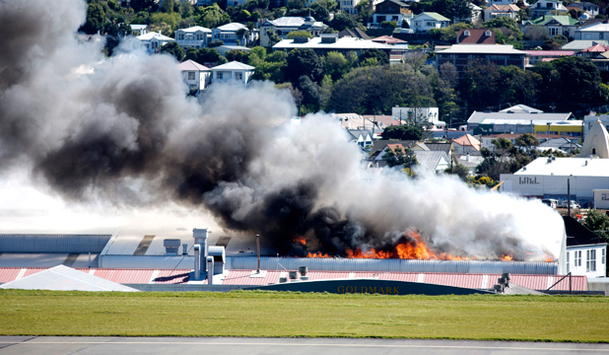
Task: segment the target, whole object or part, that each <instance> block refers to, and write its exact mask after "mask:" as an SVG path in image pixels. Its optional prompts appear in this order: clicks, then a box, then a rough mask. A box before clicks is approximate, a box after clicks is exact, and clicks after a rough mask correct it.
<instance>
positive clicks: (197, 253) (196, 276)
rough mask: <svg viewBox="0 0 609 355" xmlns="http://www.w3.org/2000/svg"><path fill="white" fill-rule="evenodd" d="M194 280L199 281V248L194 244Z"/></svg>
mask: <svg viewBox="0 0 609 355" xmlns="http://www.w3.org/2000/svg"><path fill="white" fill-rule="evenodd" d="M194 249H195V280H200V279H201V246H200V245H199V244H195V248H194Z"/></svg>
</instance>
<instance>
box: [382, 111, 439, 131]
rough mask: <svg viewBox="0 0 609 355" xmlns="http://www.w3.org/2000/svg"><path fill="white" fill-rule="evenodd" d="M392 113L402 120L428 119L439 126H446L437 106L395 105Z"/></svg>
mask: <svg viewBox="0 0 609 355" xmlns="http://www.w3.org/2000/svg"><path fill="white" fill-rule="evenodd" d="M391 115H392V116H393V117H397V119H398V120H400V121H401V122H406V121H408V120H413V119H415V120H416V121H421V120H426V121H428V122H429V123H431V124H433V125H435V126H437V125H441V126H444V122H442V121H440V113H439V110H438V108H437V107H393V108H391Z"/></svg>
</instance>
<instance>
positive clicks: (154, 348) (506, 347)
mask: <svg viewBox="0 0 609 355" xmlns="http://www.w3.org/2000/svg"><path fill="white" fill-rule="evenodd" d="M210 326H211V325H210ZM202 353H212V354H268V355H270V354H282V355H283V354H290V355H297V354H315V355H324V354H335V355H341V354H345V355H347V354H348V355H370V354H374V355H384V354H404V353H413V354H417V355H424V354H443V355H453V354H474V355H475V354H501V355H506V354H532V353H534V354H535V355H545V354H548V355H549V354H609V344H581V343H527V342H508V341H467V340H410V339H345V338H340V339H335V338H327V339H324V338H321V339H320V338H123V337H28V336H2V337H0V354H47V355H63V354H78V355H97V354H113V355H118V354H180V355H188V354H202Z"/></svg>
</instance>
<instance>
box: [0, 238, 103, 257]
mask: <svg viewBox="0 0 609 355" xmlns="http://www.w3.org/2000/svg"><path fill="white" fill-rule="evenodd" d="M111 237H112V235H109V234H0V253H88V252H91V253H99V252H101V251H102V249H103V248H104V246H105V245H106V243H108V241H109V240H110V238H111Z"/></svg>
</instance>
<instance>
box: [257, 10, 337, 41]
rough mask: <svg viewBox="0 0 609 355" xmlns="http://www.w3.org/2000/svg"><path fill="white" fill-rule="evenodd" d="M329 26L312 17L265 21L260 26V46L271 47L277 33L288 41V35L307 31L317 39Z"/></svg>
mask: <svg viewBox="0 0 609 355" xmlns="http://www.w3.org/2000/svg"><path fill="white" fill-rule="evenodd" d="M327 27H328V26H327V25H326V24H324V23H323V22H320V21H315V19H314V18H313V17H311V16H307V17H298V16H284V17H280V18H278V19H275V20H272V21H271V20H265V21H264V22H263V23H262V25H260V45H261V46H262V47H271V46H272V44H273V43H272V41H271V35H272V33H275V34H276V35H277V36H279V38H281V39H286V38H287V34H288V33H290V32H294V31H307V32H309V33H311V35H313V37H317V36H319V35H320V34H321V32H322V31H323V30H324V29H325V28H327Z"/></svg>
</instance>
